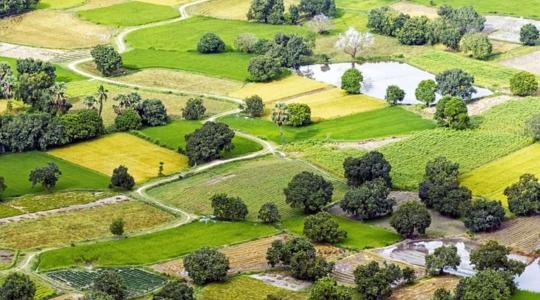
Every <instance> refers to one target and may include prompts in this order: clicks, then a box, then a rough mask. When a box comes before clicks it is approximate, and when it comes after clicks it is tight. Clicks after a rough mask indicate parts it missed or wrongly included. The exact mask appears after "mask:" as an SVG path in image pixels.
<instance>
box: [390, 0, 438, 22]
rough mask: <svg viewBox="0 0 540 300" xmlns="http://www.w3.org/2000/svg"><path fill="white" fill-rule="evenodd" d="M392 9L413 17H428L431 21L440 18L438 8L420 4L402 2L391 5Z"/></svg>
mask: <svg viewBox="0 0 540 300" xmlns="http://www.w3.org/2000/svg"><path fill="white" fill-rule="evenodd" d="M390 7H392V8H393V9H395V10H397V11H400V12H403V13H406V14H408V15H411V16H413V17H416V16H426V17H428V18H430V19H435V18H437V17H438V16H439V15H437V8H435V7H429V6H425V5H420V4H413V3H409V2H403V1H401V2H397V3H394V4H392V5H390Z"/></svg>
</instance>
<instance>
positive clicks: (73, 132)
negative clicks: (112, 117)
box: [60, 109, 105, 144]
mask: <svg viewBox="0 0 540 300" xmlns="http://www.w3.org/2000/svg"><path fill="white" fill-rule="evenodd" d="M60 123H61V124H62V125H63V126H64V137H63V139H64V143H65V144H69V143H72V142H76V141H84V140H89V139H92V138H95V137H98V136H100V135H102V134H103V133H104V132H105V127H104V126H103V120H102V119H101V117H100V116H99V114H98V112H97V111H96V110H94V109H83V110H80V111H78V112H76V113H74V114H65V115H63V116H61V117H60Z"/></svg>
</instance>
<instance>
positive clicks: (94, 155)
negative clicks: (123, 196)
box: [48, 133, 188, 182]
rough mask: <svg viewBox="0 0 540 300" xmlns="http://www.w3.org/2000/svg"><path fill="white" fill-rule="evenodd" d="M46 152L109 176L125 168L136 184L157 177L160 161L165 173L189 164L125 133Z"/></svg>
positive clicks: (179, 156) (182, 156)
mask: <svg viewBox="0 0 540 300" xmlns="http://www.w3.org/2000/svg"><path fill="white" fill-rule="evenodd" d="M48 153H49V154H51V155H53V156H56V157H59V158H62V159H65V160H68V161H70V162H73V163H75V164H78V165H81V166H84V167H87V168H89V169H93V170H96V171H98V172H101V173H103V174H105V175H108V176H110V175H112V172H113V170H114V169H115V168H117V167H118V166H119V165H124V166H126V167H127V168H128V169H129V173H130V174H131V175H132V176H133V177H134V178H135V181H137V182H141V181H145V180H148V179H150V178H153V177H156V176H157V175H158V168H159V162H161V161H162V162H164V163H165V165H164V168H165V170H164V173H165V174H171V173H174V172H178V171H180V170H182V169H184V168H186V167H187V165H188V163H187V157H185V156H184V155H181V154H179V153H176V152H175V151H171V150H168V149H165V148H162V147H159V146H156V145H154V144H152V143H150V142H147V141H145V140H143V139H140V138H138V137H135V136H133V135H131V134H127V133H115V134H111V135H107V136H105V137H102V138H99V139H96V140H92V141H88V142H83V143H78V144H74V145H71V146H67V147H62V148H57V149H54V150H51V151H49V152H48Z"/></svg>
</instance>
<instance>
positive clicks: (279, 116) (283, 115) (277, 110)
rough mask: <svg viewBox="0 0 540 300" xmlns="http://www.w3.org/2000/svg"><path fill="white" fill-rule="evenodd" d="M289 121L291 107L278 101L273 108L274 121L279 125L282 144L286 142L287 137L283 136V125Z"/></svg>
mask: <svg viewBox="0 0 540 300" xmlns="http://www.w3.org/2000/svg"><path fill="white" fill-rule="evenodd" d="M287 121H289V107H288V106H287V104H285V103H282V102H280V103H276V106H274V109H273V110H272V122H274V123H275V124H276V125H277V126H279V136H280V137H281V144H282V145H283V144H285V137H284V136H283V125H285V124H286V123H287Z"/></svg>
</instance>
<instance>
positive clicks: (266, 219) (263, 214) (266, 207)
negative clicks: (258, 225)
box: [259, 202, 281, 224]
mask: <svg viewBox="0 0 540 300" xmlns="http://www.w3.org/2000/svg"><path fill="white" fill-rule="evenodd" d="M259 220H261V221H262V222H263V223H267V224H273V223H277V222H279V221H280V220H281V215H280V214H279V210H278V207H277V205H276V204H274V203H272V202H267V203H265V204H263V205H262V206H261V209H260V210H259Z"/></svg>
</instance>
